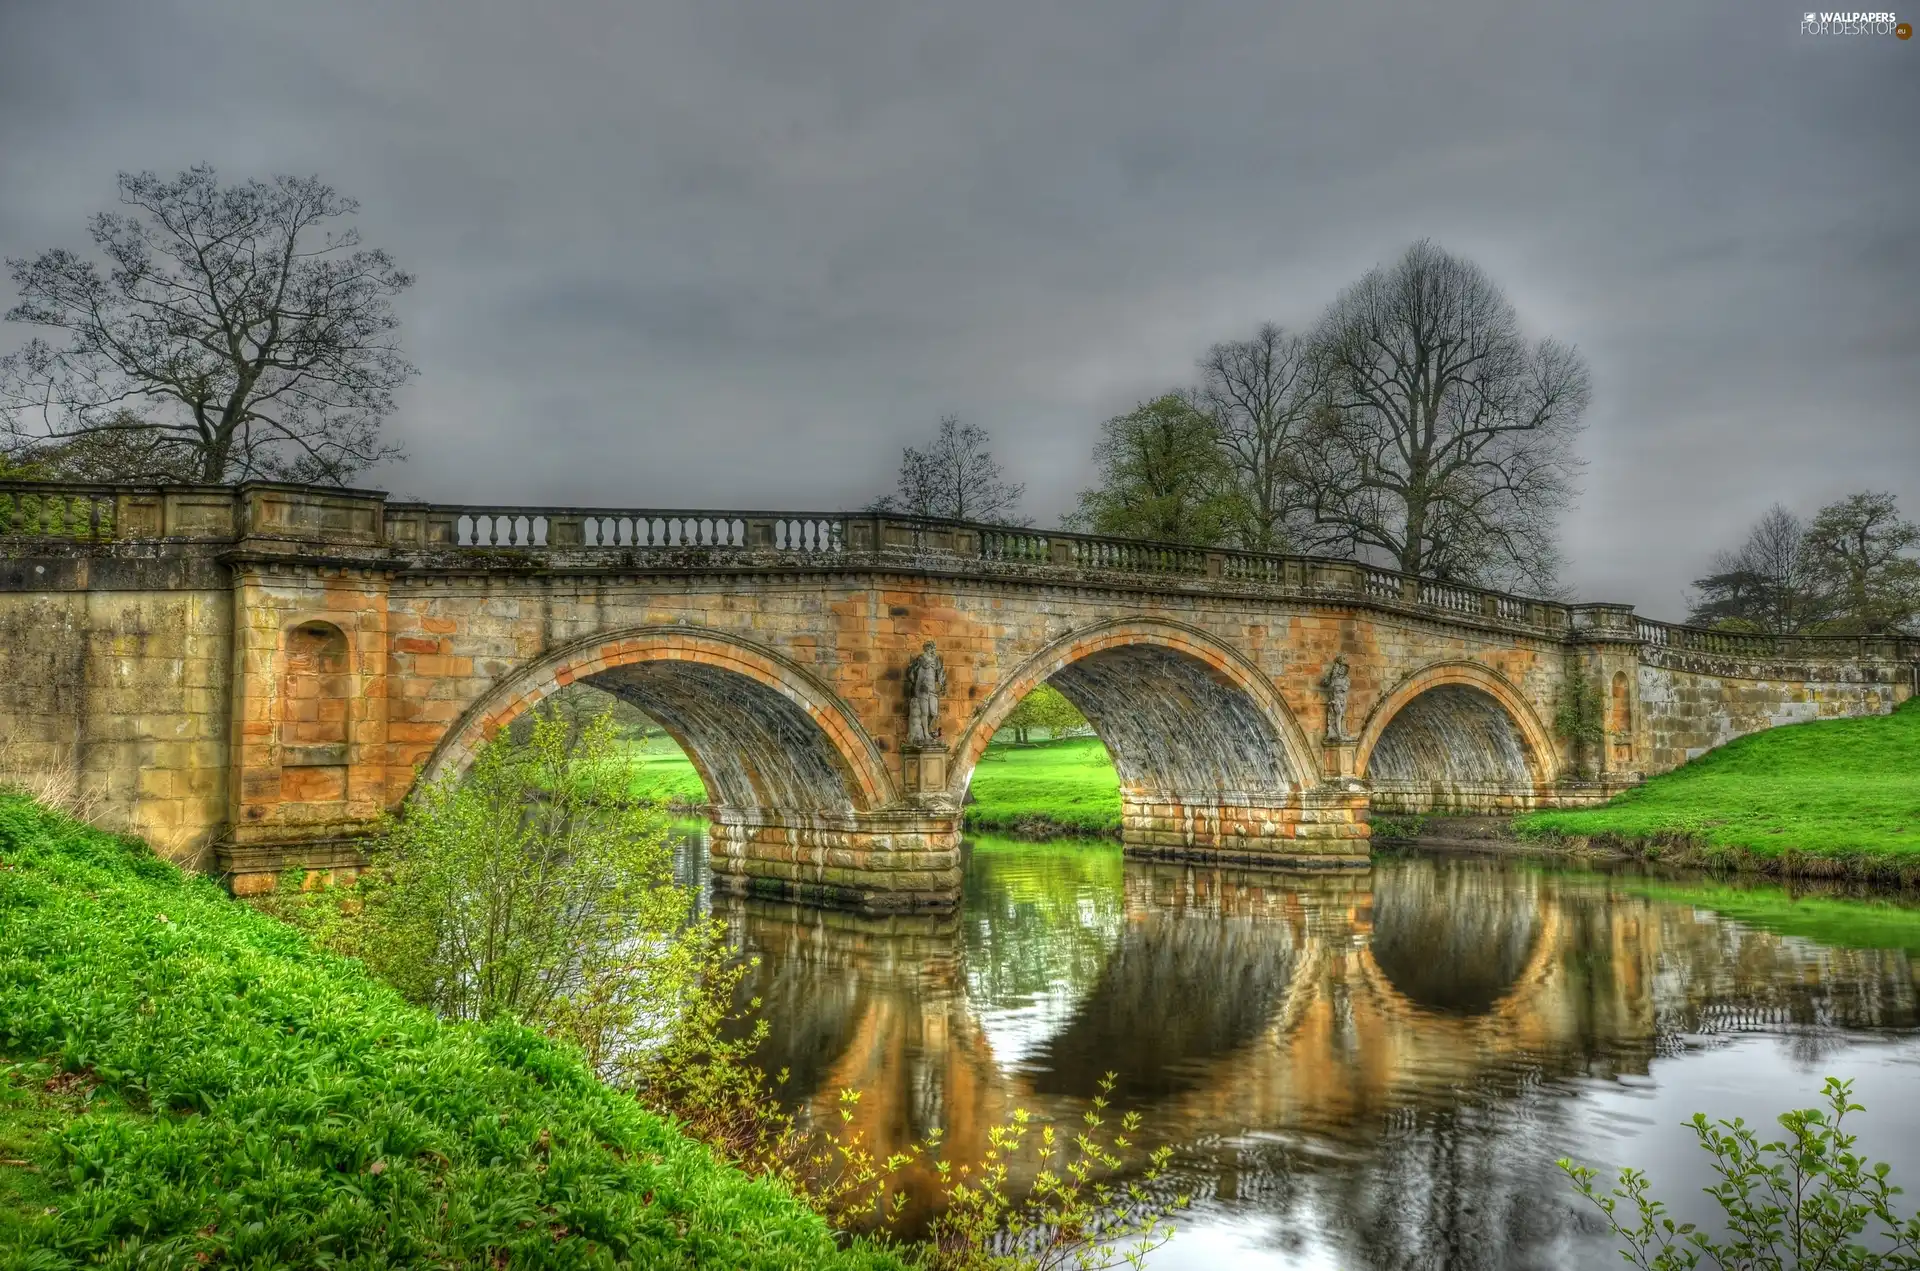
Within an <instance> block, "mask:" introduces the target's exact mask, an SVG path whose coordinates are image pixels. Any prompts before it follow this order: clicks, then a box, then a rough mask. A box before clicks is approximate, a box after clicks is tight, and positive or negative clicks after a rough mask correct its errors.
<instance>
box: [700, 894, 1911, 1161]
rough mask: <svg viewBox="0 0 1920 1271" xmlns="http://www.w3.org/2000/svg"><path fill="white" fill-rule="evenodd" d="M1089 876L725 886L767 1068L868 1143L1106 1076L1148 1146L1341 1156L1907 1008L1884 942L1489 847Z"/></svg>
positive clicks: (970, 1134)
mask: <svg viewBox="0 0 1920 1271" xmlns="http://www.w3.org/2000/svg"><path fill="white" fill-rule="evenodd" d="M1107 883H1108V885H1106V886H1104V887H1102V886H1092V887H1081V888H1078V889H1062V888H1059V887H1055V886H1052V885H1050V884H1049V883H1048V882H1047V881H1046V880H1044V879H1042V880H1040V881H1039V882H1037V883H1036V882H1034V880H1032V879H1030V878H1028V877H1026V876H1025V875H1017V876H1016V875H1011V874H1010V875H1008V876H1006V877H996V876H995V875H994V874H993V872H991V871H989V872H987V873H986V874H985V875H984V876H981V875H980V874H979V871H978V870H976V877H975V878H974V880H973V882H972V884H971V887H972V890H973V892H974V894H973V895H972V896H971V897H970V900H969V904H968V906H967V909H966V910H965V912H964V914H963V915H962V916H959V917H944V918H930V917H902V918H894V919H888V920H872V919H864V920H863V919H859V918H855V917H852V916H849V915H843V914H833V913H822V912H820V911H817V910H811V909H801V908H796V907H791V906H782V905H776V904H770V903H765V902H752V901H746V902H741V901H735V902H732V903H731V907H730V908H728V909H726V911H725V912H726V913H727V914H728V916H729V918H730V920H731V921H732V922H733V924H734V926H735V929H736V933H737V935H738V936H739V937H740V938H741V939H742V940H743V941H744V942H745V943H746V944H747V945H748V946H749V947H751V948H753V949H755V950H757V951H758V952H760V953H762V954H763V955H764V958H765V962H764V965H763V967H762V971H761V976H760V979H759V981H758V983H757V985H756V988H757V991H758V992H759V993H760V995H761V996H762V997H763V998H764V999H765V1001H766V1003H767V1007H768V1013H769V1015H770V1017H771V1018H772V1019H773V1020H774V1021H775V1022H776V1030H775V1036H774V1039H773V1042H772V1046H771V1049H770V1051H769V1053H768V1054H767V1055H766V1058H767V1060H768V1061H769V1064H770V1066H772V1067H782V1066H785V1067H788V1068H789V1069H790V1070H791V1072H792V1077H791V1079H790V1085H789V1089H790V1090H791V1091H792V1093H793V1095H794V1096H795V1097H796V1098H798V1099H800V1100H802V1101H803V1102H808V1103H811V1104H813V1105H815V1106H817V1107H819V1108H821V1109H824V1108H825V1107H826V1106H827V1105H828V1104H830V1103H831V1102H832V1101H833V1100H834V1099H835V1097H836V1096H837V1093H838V1091H840V1090H842V1089H857V1090H859V1091H861V1092H862V1098H861V1101H860V1105H859V1126H860V1128H861V1129H862V1130H863V1132H864V1133H865V1134H866V1136H867V1137H868V1140H869V1141H870V1142H871V1143H872V1144H873V1145H874V1146H875V1147H876V1148H893V1147H896V1146H899V1145H901V1144H904V1143H905V1142H907V1141H909V1140H911V1139H913V1138H915V1137H917V1136H919V1135H922V1134H924V1133H925V1132H926V1131H927V1130H928V1129H931V1128H933V1127H934V1126H942V1127H945V1128H946V1129H947V1132H948V1135H949V1137H950V1139H952V1140H953V1141H954V1147H955V1155H956V1156H960V1157H964V1156H968V1155H971V1154H974V1153H977V1150H978V1148H979V1146H980V1144H979V1142H978V1139H979V1138H981V1137H982V1136H983V1135H984V1132H985V1128H986V1127H987V1126H990V1125H992V1124H994V1123H996V1122H998V1121H1000V1120H1001V1119H1003V1118H1004V1117H1005V1116H1006V1115H1007V1113H1008V1112H1009V1111H1010V1109H1012V1108H1013V1107H1016V1106H1018V1107H1025V1108H1029V1109H1031V1110H1033V1111H1035V1112H1036V1113H1038V1114H1040V1115H1043V1116H1052V1117H1060V1116H1072V1115H1074V1114H1076V1113H1077V1111H1078V1109H1079V1107H1080V1106H1082V1104H1081V1101H1082V1100H1083V1099H1084V1097H1085V1096H1087V1095H1088V1094H1090V1093H1091V1092H1092V1091H1093V1090H1094V1088H1095V1085H1096V1082H1097V1081H1098V1079H1099V1077H1100V1076H1101V1074H1102V1073H1104V1072H1106V1071H1108V1070H1116V1071H1118V1072H1119V1073H1120V1074H1121V1087H1120V1088H1121V1095H1122V1099H1123V1101H1125V1102H1126V1103H1129V1104H1132V1105H1137V1106H1143V1107H1145V1108H1146V1109H1147V1116H1148V1122H1149V1125H1150V1128H1151V1130H1152V1132H1153V1134H1154V1135H1155V1137H1156V1138H1157V1139H1159V1140H1162V1141H1172V1142H1177V1143H1183V1144H1193V1143H1202V1142H1208V1141H1219V1140H1221V1139H1230V1138H1234V1137H1236V1136H1244V1135H1247V1134H1248V1133H1249V1132H1252V1133H1254V1134H1256V1135H1257V1134H1259V1133H1262V1132H1277V1133H1285V1134H1289V1135H1301V1134H1304V1135H1307V1136H1319V1137H1321V1138H1322V1139H1324V1140H1325V1141H1327V1142H1329V1143H1338V1144H1339V1145H1340V1146H1341V1148H1342V1149H1343V1150H1353V1149H1356V1148H1357V1149H1360V1150H1362V1151H1364V1150H1365V1148H1366V1145H1367V1144H1368V1143H1374V1142H1381V1141H1384V1140H1387V1139H1390V1138H1392V1137H1393V1136H1395V1135H1397V1134H1401V1133H1403V1132H1404V1130H1405V1128H1406V1125H1407V1119H1408V1118H1409V1117H1411V1118H1414V1119H1416V1120H1417V1119H1418V1118H1419V1117H1421V1116H1422V1115H1424V1114H1426V1113H1439V1114H1445V1113H1447V1112H1448V1110H1450V1109H1454V1108H1457V1107H1458V1106H1459V1105H1461V1104H1462V1103H1463V1102H1464V1101H1468V1100H1471V1099H1474V1098H1480V1097H1483V1096H1484V1095H1485V1094H1486V1092H1487V1091H1489V1090H1494V1091H1500V1090H1509V1091H1511V1090H1518V1089H1521V1088H1525V1087H1529V1086H1534V1085H1537V1084H1538V1083H1539V1082H1541V1081H1543V1080H1552V1079H1555V1078H1562V1077H1576V1076H1578V1077H1611V1076H1617V1075H1629V1074H1644V1073H1646V1072H1647V1070H1648V1065H1649V1064H1650V1062H1651V1061H1652V1060H1653V1059H1654V1058H1655V1057H1656V1056H1657V1055H1659V1054H1661V1053H1663V1051H1665V1050H1668V1049H1671V1048H1672V1046H1673V1044H1674V1041H1675V1038H1676V1037H1678V1036H1679V1035H1681V1034H1685V1033H1699V1032H1714V1031H1724V1030H1726V1029H1728V1028H1737V1027H1742V1026H1756V1025H1757V1026H1767V1027H1774V1028H1778V1027H1783V1026H1784V1027H1790V1028H1791V1027H1798V1028H1802V1029H1804V1030H1809V1034H1810V1035H1814V1034H1817V1032H1818V1030H1820V1029H1823V1028H1829V1027H1875V1026H1906V1025H1911V1024H1912V1023H1913V1022H1914V1020H1915V991H1914V981H1913V975H1912V971H1911V968H1910V967H1909V965H1908V963H1907V959H1906V958H1905V956H1904V955H1902V954H1899V953H1888V952H1878V951H1856V950H1831V949H1824V948H1819V947H1816V946H1813V945H1810V944H1807V943H1805V942H1802V941H1797V940H1791V939H1787V938H1783V937H1780V936H1776V935H1772V934H1769V933H1766V932H1757V931H1751V930H1745V929H1742V928H1738V927H1734V926H1732V925H1729V924H1727V923H1725V922H1724V921H1722V920H1719V919H1717V918H1715V917H1713V916H1712V915H1710V914H1706V913H1704V912H1696V911H1695V910H1693V909H1692V908H1690V907H1688V906H1685V905H1681V904H1675V903H1672V902H1667V901H1659V900H1654V899H1650V898H1647V897H1645V896H1641V895H1636V894H1633V893H1632V892H1631V891H1630V890H1629V889H1627V888H1624V887H1621V886H1616V885H1610V884H1608V883H1607V882H1605V881H1604V880H1601V879H1597V878H1595V877H1593V876H1587V875H1579V876H1576V875H1556V874H1552V873H1546V872H1540V871H1537V870H1527V869H1522V868H1518V867H1516V866H1515V865H1514V864H1513V863H1512V862H1502V861H1446V862H1435V861H1428V860H1413V861H1400V862H1394V863H1392V864H1389V865H1384V866H1383V867H1381V868H1379V869H1376V870H1374V871H1372V872H1371V873H1370V874H1366V875H1359V876H1353V875H1345V876H1328V875H1305V876H1287V875H1278V874H1272V873H1247V872H1236V871H1230V870H1207V869H1197V868H1184V867H1177V866H1148V865H1137V864H1129V865H1128V866H1127V867H1126V870H1125V875H1124V880H1123V881H1121V880H1116V879H1109V880H1107ZM1036 1003H1038V1005H1036ZM1223 1168H1224V1167H1223ZM1196 1182H1211V1183H1214V1184H1219V1185H1225V1186H1230V1187H1231V1186H1239V1185H1240V1184H1239V1183H1235V1182H1229V1181H1227V1180H1224V1179H1216V1180H1196Z"/></svg>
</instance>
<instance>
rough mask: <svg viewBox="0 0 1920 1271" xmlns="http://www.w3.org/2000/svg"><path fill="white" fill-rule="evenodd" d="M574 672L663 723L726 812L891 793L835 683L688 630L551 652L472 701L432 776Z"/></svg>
mask: <svg viewBox="0 0 1920 1271" xmlns="http://www.w3.org/2000/svg"><path fill="white" fill-rule="evenodd" d="M576 680H581V681H586V682H589V683H591V684H592V685H593V686H594V687H595V688H600V689H605V690H606V691H607V692H610V693H612V694H614V695H615V696H617V697H620V698H622V699H624V700H626V701H628V702H631V703H632V704H633V705H635V706H637V707H639V708H640V709H641V710H642V711H645V712H646V713H647V714H648V715H650V716H651V717H652V718H653V719H655V720H656V721H658V722H659V723H660V725H661V726H662V727H663V728H665V729H666V730H667V731H668V733H670V734H671V735H672V737H673V739H674V741H676V742H677V743H679V745H680V748H681V749H682V750H684V751H685V752H686V753H687V757H688V758H689V759H691V760H692V761H693V765H694V767H695V769H697V770H698V772H699V774H700V779H701V781H702V782H703V783H704V784H705V785H706V788H707V793H708V795H709V796H711V797H712V798H713V800H714V801H715V803H716V804H717V805H719V807H721V808H723V809H734V810H752V809H771V810H777V811H780V812H789V813H825V814H834V813H849V812H853V811H856V810H867V809H871V808H877V807H881V806H884V805H885V804H886V803H888V802H889V801H890V800H891V799H892V797H893V793H892V791H893V785H892V781H891V778H890V777H889V776H888V775H887V771H886V766H885V764H884V763H882V761H881V756H880V754H879V751H878V750H877V749H876V748H875V746H874V744H873V742H872V740H871V739H870V738H869V737H868V736H867V735H866V733H865V731H864V730H863V729H862V728H861V727H860V725H859V723H858V721H857V720H855V718H854V716H853V713H852V711H851V710H849V709H848V708H847V706H846V704H845V703H844V702H842V701H840V700H839V698H838V697H837V696H836V695H835V694H834V692H833V690H832V689H830V688H828V687H827V686H826V685H824V684H822V683H821V682H820V681H818V680H817V679H815V678H814V677H813V676H812V675H810V674H809V673H808V672H806V671H805V670H803V669H802V668H800V667H798V666H796V665H794V664H793V663H791V662H789V661H788V660H786V659H785V658H782V657H780V656H779V655H778V654H775V653H773V652H771V651H769V650H766V649H762V648H759V647H758V646H756V645H753V644H750V643H748V642H746V641H743V640H738V639H735V638H734V637H732V636H727V635H722V634H718V633H714V632H704V631H701V632H696V631H691V630H688V629H686V628H661V627H650V628H640V629H636V630H632V631H624V632H615V633H612V634H607V635H596V636H593V637H590V638H588V639H586V640H583V641H578V642H576V643H574V644H570V645H567V646H564V647H563V648H560V649H556V650H554V651H553V652H552V653H549V654H548V655H546V656H545V657H543V658H541V659H539V660H538V661H536V662H534V663H532V664H530V665H529V666H527V667H525V668H523V669H522V670H521V671H519V672H518V673H517V674H515V675H514V676H512V677H511V678H510V679H508V680H505V681H503V682H502V683H500V684H498V685H496V686H495V687H494V688H493V690H492V691H491V692H489V693H487V694H486V695H485V696H483V697H482V698H480V700H479V701H477V702H476V703H474V705H473V706H472V707H470V708H469V709H468V710H467V712H466V714H465V715H463V716H462V717H461V719H460V722H459V723H458V724H456V725H455V726H454V727H453V728H452V729H450V730H449V731H448V733H447V736H446V738H445V739H444V740H443V741H442V742H441V743H440V745H439V747H438V748H437V749H436V750H435V751H434V754H433V758H432V759H431V760H430V761H429V762H428V764H427V767H426V770H425V773H424V776H425V778H426V779H429V780H431V779H432V778H434V777H436V776H438V775H439V774H440V773H442V772H445V771H449V770H454V771H457V770H459V769H460V768H463V767H465V765H466V764H467V763H469V762H470V761H471V760H472V757H473V755H474V754H475V752H477V751H478V749H479V748H480V746H481V745H482V744H484V742H485V741H486V740H487V739H488V738H490V737H492V736H493V735H494V734H495V733H496V732H498V731H499V730H500V729H501V728H503V727H505V726H506V725H507V724H509V723H511V722H512V721H513V719H514V718H515V717H516V716H518V715H519V714H521V713H522V712H524V711H525V710H527V709H529V708H530V707H532V706H534V705H535V704H536V703H538V702H539V701H540V700H541V699H542V698H544V697H546V696H547V695H548V694H550V693H552V692H554V691H555V690H557V689H558V688H560V687H561V686H562V685H565V684H570V683H573V682H574V681H576Z"/></svg>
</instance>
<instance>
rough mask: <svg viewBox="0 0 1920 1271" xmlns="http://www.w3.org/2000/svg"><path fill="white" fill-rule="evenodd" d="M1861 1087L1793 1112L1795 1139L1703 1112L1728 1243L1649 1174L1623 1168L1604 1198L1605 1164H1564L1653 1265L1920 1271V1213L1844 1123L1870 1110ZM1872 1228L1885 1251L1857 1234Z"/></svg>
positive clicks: (1841, 1084)
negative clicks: (1899, 1201)
mask: <svg viewBox="0 0 1920 1271" xmlns="http://www.w3.org/2000/svg"><path fill="white" fill-rule="evenodd" d="M1851 1093H1852V1083H1851V1082H1847V1081H1841V1080H1839V1079H1837V1078H1833V1077H1829V1078H1828V1079H1827V1084H1826V1090H1825V1094H1826V1098H1827V1108H1826V1110H1822V1109H1820V1108H1802V1109H1799V1110H1798V1111H1794V1112H1787V1113H1783V1114H1782V1115H1781V1117H1780V1125H1781V1128H1782V1129H1784V1130H1785V1131H1786V1135H1785V1136H1784V1137H1783V1138H1778V1139H1772V1140H1769V1141H1767V1142H1765V1143H1762V1142H1761V1141H1760V1136H1759V1135H1758V1134H1756V1133H1755V1132H1754V1131H1753V1129H1752V1128H1751V1127H1750V1126H1748V1125H1747V1124H1746V1122H1744V1121H1742V1120H1740V1119H1738V1118H1735V1119H1734V1120H1732V1121H1715V1122H1709V1121H1708V1120H1707V1118H1706V1116H1705V1115H1704V1114H1702V1113H1695V1114H1694V1117H1693V1120H1692V1122H1690V1125H1691V1128H1692V1130H1693V1132H1694V1135H1695V1136H1696V1137H1697V1138H1698V1139H1699V1140H1700V1146H1701V1147H1702V1148H1703V1149H1705V1150H1706V1151H1707V1152H1708V1153H1709V1154H1710V1155H1711V1156H1712V1157H1713V1169H1714V1173H1715V1174H1717V1175H1718V1176H1719V1179H1720V1181H1719V1182H1718V1183H1716V1184H1715V1185H1714V1186H1712V1187H1709V1188H1707V1189H1706V1193H1707V1195H1709V1196H1711V1197H1713V1199H1714V1202H1715V1203H1716V1204H1717V1205H1719V1207H1720V1211H1721V1214H1722V1215H1723V1217H1724V1220H1725V1223H1726V1228H1727V1234H1726V1238H1725V1239H1719V1238H1716V1237H1714V1236H1711V1235H1709V1234H1708V1233H1707V1232H1704V1231H1701V1230H1699V1229H1697V1228H1696V1227H1695V1226H1694V1224H1692V1223H1676V1222H1674V1221H1673V1219H1672V1218H1670V1217H1668V1216H1667V1207H1666V1206H1665V1205H1664V1204H1662V1203H1661V1202H1660V1201H1658V1200H1656V1199H1654V1198H1653V1196H1652V1195H1651V1194H1650V1193H1649V1191H1648V1186H1647V1176H1646V1175H1645V1174H1643V1173H1641V1172H1640V1171H1639V1170H1636V1169H1623V1170H1621V1171H1620V1180H1619V1182H1618V1183H1617V1184H1616V1185H1615V1186H1614V1187H1613V1189H1612V1190H1611V1191H1609V1192H1606V1193H1601V1192H1600V1191H1598V1190H1597V1189H1596V1187H1595V1186H1594V1179H1595V1178H1596V1177H1597V1174H1596V1173H1595V1171H1594V1170H1592V1169H1590V1168H1588V1167H1587V1166H1584V1165H1575V1164H1574V1163H1573V1162H1572V1161H1570V1160H1566V1159H1564V1158H1563V1159H1562V1160H1561V1161H1560V1168H1561V1169H1562V1170H1564V1171H1565V1172H1566V1174H1567V1176H1568V1177H1569V1178H1571V1179H1572V1180H1573V1186H1574V1190H1576V1191H1577V1192H1579V1193H1580V1194H1581V1195H1582V1196H1584V1197H1586V1198H1587V1199H1588V1200H1589V1201H1592V1202H1593V1204H1594V1205H1595V1206H1596V1207H1597V1208H1598V1209H1599V1210H1600V1214H1601V1216H1602V1217H1603V1218H1604V1219H1605V1220H1606V1222H1607V1225H1608V1227H1609V1229H1610V1230H1611V1231H1612V1232H1613V1234H1614V1235H1615V1236H1616V1237H1617V1238H1618V1239H1619V1240H1620V1242H1621V1249H1620V1256H1621V1257H1622V1258H1624V1259H1625V1260H1626V1262H1627V1264H1628V1265H1629V1266H1635V1267H1640V1268H1642V1271H1680V1269H1681V1268H1686V1267H1698V1266H1710V1267H1718V1268H1723V1269H1724V1271H1735V1269H1738V1271H1914V1269H1915V1268H1920V1216H1909V1217H1904V1218H1903V1217H1901V1216H1900V1215H1899V1214H1898V1213H1896V1212H1895V1211H1894V1208H1893V1200H1894V1197H1895V1196H1898V1195H1899V1194H1900V1189H1899V1188H1898V1187H1895V1186H1894V1185H1893V1183H1892V1182H1891V1180H1890V1179H1889V1178H1888V1173H1889V1171H1888V1168H1887V1166H1886V1164H1885V1163H1884V1162H1882V1163H1878V1164H1871V1165H1870V1164H1868V1162H1867V1160H1866V1158H1865V1157H1863V1156H1861V1155H1859V1154H1858V1153H1856V1152H1855V1151H1854V1150H1853V1146H1854V1142H1855V1136H1854V1135H1852V1134H1848V1133H1846V1131H1845V1130H1844V1129H1843V1122H1844V1121H1845V1120H1846V1117H1847V1114H1848V1113H1850V1112H1864V1111H1866V1109H1865V1108H1863V1107H1862V1106H1861V1105H1859V1104H1857V1103H1853V1102H1851V1101H1850V1098H1849V1096H1850V1095H1851ZM1869 1226H1871V1227H1872V1228H1873V1235H1874V1239H1875V1244H1876V1245H1877V1247H1874V1246H1869V1245H1865V1244H1862V1243H1860V1241H1859V1239H1858V1237H1860V1236H1861V1235H1862V1234H1863V1233H1865V1232H1866V1231H1867V1229H1868V1227H1869Z"/></svg>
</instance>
